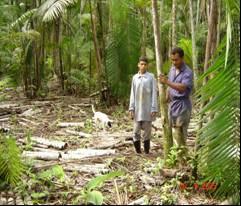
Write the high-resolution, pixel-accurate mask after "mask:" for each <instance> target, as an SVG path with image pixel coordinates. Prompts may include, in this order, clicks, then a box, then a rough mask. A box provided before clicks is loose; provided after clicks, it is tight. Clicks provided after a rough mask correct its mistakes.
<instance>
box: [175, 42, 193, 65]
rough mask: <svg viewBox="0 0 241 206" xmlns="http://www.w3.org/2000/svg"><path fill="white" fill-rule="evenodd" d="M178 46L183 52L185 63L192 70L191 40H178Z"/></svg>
mask: <svg viewBox="0 0 241 206" xmlns="http://www.w3.org/2000/svg"><path fill="white" fill-rule="evenodd" d="M178 46H179V47H181V48H182V49H183V50H184V53H185V56H184V60H185V63H186V64H187V65H188V66H189V67H190V68H192V40H191V39H180V41H179V43H178Z"/></svg>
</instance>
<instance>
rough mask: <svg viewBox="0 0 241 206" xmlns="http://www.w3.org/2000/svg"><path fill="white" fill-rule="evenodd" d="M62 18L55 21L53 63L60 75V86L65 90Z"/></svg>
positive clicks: (57, 73) (56, 72) (58, 75)
mask: <svg viewBox="0 0 241 206" xmlns="http://www.w3.org/2000/svg"><path fill="white" fill-rule="evenodd" d="M60 32H61V28H60V19H57V20H56V21H55V22H54V34H53V35H54V44H55V46H54V49H53V64H54V71H55V74H56V75H57V77H58V80H59V83H60V86H61V88H62V90H64V75H63V65H62V56H61V51H60Z"/></svg>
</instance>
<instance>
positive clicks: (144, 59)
mask: <svg viewBox="0 0 241 206" xmlns="http://www.w3.org/2000/svg"><path fill="white" fill-rule="evenodd" d="M141 61H142V62H146V63H147V64H148V59H147V57H146V56H141V57H140V58H139V62H141Z"/></svg>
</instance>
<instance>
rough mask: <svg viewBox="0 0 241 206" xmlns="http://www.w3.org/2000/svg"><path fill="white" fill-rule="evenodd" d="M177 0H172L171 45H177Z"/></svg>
mask: <svg viewBox="0 0 241 206" xmlns="http://www.w3.org/2000/svg"><path fill="white" fill-rule="evenodd" d="M176 28H177V0H172V47H175V46H176V45H177V31H176Z"/></svg>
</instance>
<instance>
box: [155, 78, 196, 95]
mask: <svg viewBox="0 0 241 206" xmlns="http://www.w3.org/2000/svg"><path fill="white" fill-rule="evenodd" d="M159 81H160V83H163V84H166V85H168V86H169V87H171V88H172V89H175V90H177V91H178V92H180V93H184V92H185V91H186V89H187V88H191V87H192V74H185V76H184V78H183V81H182V83H174V82H171V81H170V80H168V79H167V77H166V76H164V75H160V77H159Z"/></svg>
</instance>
